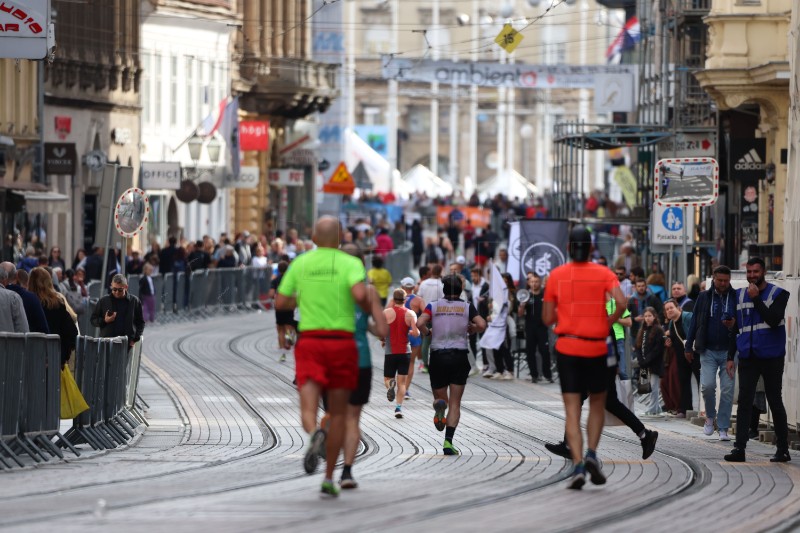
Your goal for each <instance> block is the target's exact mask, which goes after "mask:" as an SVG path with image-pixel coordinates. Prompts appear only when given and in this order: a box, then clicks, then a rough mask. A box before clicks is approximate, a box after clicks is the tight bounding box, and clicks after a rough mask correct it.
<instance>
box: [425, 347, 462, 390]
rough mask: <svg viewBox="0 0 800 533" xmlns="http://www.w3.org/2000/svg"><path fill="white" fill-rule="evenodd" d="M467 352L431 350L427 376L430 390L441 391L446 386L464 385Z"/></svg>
mask: <svg viewBox="0 0 800 533" xmlns="http://www.w3.org/2000/svg"><path fill="white" fill-rule="evenodd" d="M467 353H468V352H467V350H431V356H430V360H429V361H428V375H430V377H431V388H433V389H443V388H445V387H447V386H448V385H466V384H467V378H468V377H469V371H470V368H471V367H470V364H469V357H468V356H467Z"/></svg>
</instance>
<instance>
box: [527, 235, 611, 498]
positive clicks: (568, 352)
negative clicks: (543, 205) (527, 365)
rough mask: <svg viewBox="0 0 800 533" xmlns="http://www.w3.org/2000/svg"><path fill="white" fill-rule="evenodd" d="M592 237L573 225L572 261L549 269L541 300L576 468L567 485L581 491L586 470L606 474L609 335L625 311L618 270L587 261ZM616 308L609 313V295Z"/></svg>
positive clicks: (596, 479) (599, 477)
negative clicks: (584, 416)
mask: <svg viewBox="0 0 800 533" xmlns="http://www.w3.org/2000/svg"><path fill="white" fill-rule="evenodd" d="M591 251H592V236H591V233H590V232H589V230H588V229H586V228H585V227H584V226H580V225H579V226H575V227H574V228H573V229H572V231H570V235H569V253H570V257H571V259H572V260H571V261H570V262H569V263H567V264H566V265H562V266H560V267H557V268H555V269H553V271H552V272H550V277H549V278H548V281H547V287H546V289H545V293H544V302H543V304H542V321H543V322H544V323H545V325H547V326H550V325H552V324H556V327H555V332H556V334H557V335H558V340H557V341H556V346H555V347H556V350H555V352H556V361H557V364H558V374H559V379H560V382H561V393H562V396H563V398H564V410H565V411H566V433H567V442H568V444H569V448H570V450H571V451H572V460H573V462H574V464H575V469H574V471H573V474H572V479H571V480H570V484H569V488H571V489H580V488H581V487H583V485H584V484H585V483H586V472H587V471H588V472H589V474H590V475H591V481H592V483H594V484H595V485H602V484H603V483H605V482H606V478H605V476H604V475H603V472H602V470H601V468H600V462H599V461H598V460H597V454H596V450H597V445H598V444H599V443H600V433H601V432H602V431H603V420H604V417H605V413H604V410H605V401H606V387H607V383H606V374H607V372H606V365H607V361H606V359H607V354H608V350H607V348H606V338H607V337H608V332H609V330H610V329H611V325H612V324H614V323H615V322H616V321H617V319H618V318H619V316H620V315H621V314H622V312H623V311H624V310H625V304H626V302H625V297H624V296H623V294H622V290H620V288H619V281H618V280H617V278H616V276H615V275H614V273H613V272H612V271H611V270H610V269H608V268H607V267H605V266H602V265H596V264H594V263H592V262H591V261H590V260H589V256H590V254H591ZM609 294H610V295H611V296H612V297H613V298H614V300H615V301H616V309H615V311H614V312H613V313H611V314H610V315H609V314H607V313H606V301H607V300H608V295H609ZM585 393H588V395H589V423H588V424H587V440H588V447H587V450H586V456H585V457H584V456H583V438H582V436H581V428H580V419H581V394H585Z"/></svg>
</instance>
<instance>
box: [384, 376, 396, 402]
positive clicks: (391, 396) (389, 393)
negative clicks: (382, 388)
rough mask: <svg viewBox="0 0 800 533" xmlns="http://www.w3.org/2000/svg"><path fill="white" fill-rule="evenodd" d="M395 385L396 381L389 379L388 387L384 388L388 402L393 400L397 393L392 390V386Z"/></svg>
mask: <svg viewBox="0 0 800 533" xmlns="http://www.w3.org/2000/svg"><path fill="white" fill-rule="evenodd" d="M396 386H397V381H395V380H393V379H390V380H389V388H388V389H386V399H387V400H389V401H390V402H393V401H394V398H395V396H396V395H397V393H396V392H395V391H394V388H395V387H396Z"/></svg>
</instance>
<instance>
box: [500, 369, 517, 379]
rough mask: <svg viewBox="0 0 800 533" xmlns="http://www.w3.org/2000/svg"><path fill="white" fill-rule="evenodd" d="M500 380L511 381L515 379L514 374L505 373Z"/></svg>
mask: <svg viewBox="0 0 800 533" xmlns="http://www.w3.org/2000/svg"><path fill="white" fill-rule="evenodd" d="M500 379H504V380H506V381H511V380H512V379H514V374H512V373H511V372H509V371H508V370H506V371H505V372H503V375H502V376H501V377H500Z"/></svg>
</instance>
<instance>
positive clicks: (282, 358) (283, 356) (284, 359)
mask: <svg viewBox="0 0 800 533" xmlns="http://www.w3.org/2000/svg"><path fill="white" fill-rule="evenodd" d="M278 361H280V362H281V363H285V362H286V354H285V353H282V354H281V356H280V358H279V359H278Z"/></svg>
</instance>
